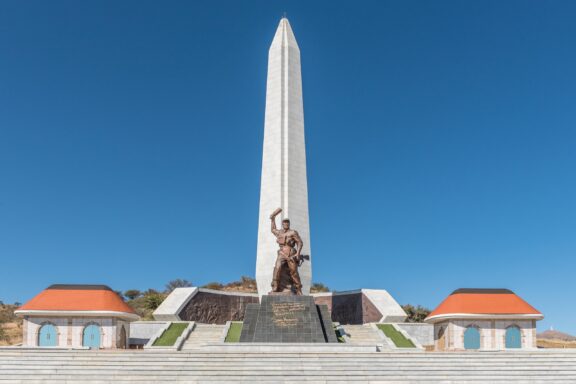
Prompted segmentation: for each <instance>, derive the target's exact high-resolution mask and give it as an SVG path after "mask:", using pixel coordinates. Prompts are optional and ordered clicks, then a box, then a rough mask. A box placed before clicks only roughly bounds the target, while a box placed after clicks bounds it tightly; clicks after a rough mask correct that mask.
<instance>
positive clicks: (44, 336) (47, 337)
mask: <svg viewBox="0 0 576 384" xmlns="http://www.w3.org/2000/svg"><path fill="white" fill-rule="evenodd" d="M57 345H58V332H56V327H55V326H54V325H53V324H44V325H43V326H41V327H40V332H39V333H38V346H40V347H55V346H57Z"/></svg>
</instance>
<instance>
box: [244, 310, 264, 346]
mask: <svg viewBox="0 0 576 384" xmlns="http://www.w3.org/2000/svg"><path fill="white" fill-rule="evenodd" d="M259 309H260V304H248V305H247V306H246V312H245V313H244V324H243V325H242V332H241V333H240V342H241V343H245V342H249V341H252V340H253V339H254V331H255V330H256V321H257V319H258V310H259Z"/></svg>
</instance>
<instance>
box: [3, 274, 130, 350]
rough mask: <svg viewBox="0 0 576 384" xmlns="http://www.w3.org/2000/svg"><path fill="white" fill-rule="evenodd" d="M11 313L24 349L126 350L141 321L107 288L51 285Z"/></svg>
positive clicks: (101, 286) (102, 286) (104, 286)
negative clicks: (18, 319) (17, 318)
mask: <svg viewBox="0 0 576 384" xmlns="http://www.w3.org/2000/svg"><path fill="white" fill-rule="evenodd" d="M14 313H15V314H16V315H18V316H20V317H22V318H23V319H24V321H23V325H22V329H23V346H25V347H68V348H70V347H71V348H76V347H89V348H127V347H128V340H129V333H130V322H131V321H134V320H138V319H139V318H140V317H139V316H138V315H137V314H136V313H135V312H134V310H133V309H132V308H131V307H130V306H128V304H126V303H125V302H124V300H122V298H120V296H118V294H117V293H116V292H114V291H113V290H112V289H110V288H109V287H108V286H106V285H73V284H55V285H51V286H50V287H48V288H46V289H45V290H43V291H42V292H40V293H39V294H38V295H36V296H35V297H34V298H32V299H31V300H30V301H28V302H27V303H25V304H24V305H22V306H21V307H20V308H18V309H17V310H16V311H15V312H14Z"/></svg>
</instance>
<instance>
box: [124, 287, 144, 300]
mask: <svg viewBox="0 0 576 384" xmlns="http://www.w3.org/2000/svg"><path fill="white" fill-rule="evenodd" d="M124 296H126V297H127V298H129V299H130V300H134V299H135V298H137V297H140V296H142V292H140V291H139V290H137V289H129V290H127V291H124Z"/></svg>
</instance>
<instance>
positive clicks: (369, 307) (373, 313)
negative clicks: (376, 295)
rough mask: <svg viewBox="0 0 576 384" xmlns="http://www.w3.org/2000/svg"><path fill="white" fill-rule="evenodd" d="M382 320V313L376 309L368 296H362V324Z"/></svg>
mask: <svg viewBox="0 0 576 384" xmlns="http://www.w3.org/2000/svg"><path fill="white" fill-rule="evenodd" d="M381 318H382V313H380V311H379V310H378V308H376V306H375V305H374V304H373V303H372V302H371V301H370V299H369V298H367V297H366V295H364V294H362V322H363V323H364V324H366V323H377V322H379V321H380V319H381Z"/></svg>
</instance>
